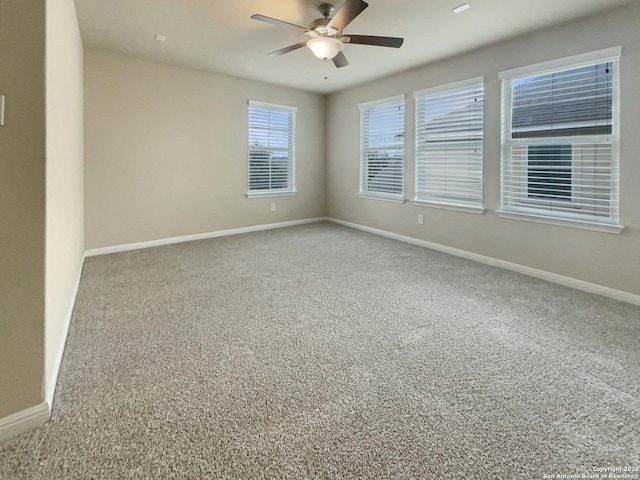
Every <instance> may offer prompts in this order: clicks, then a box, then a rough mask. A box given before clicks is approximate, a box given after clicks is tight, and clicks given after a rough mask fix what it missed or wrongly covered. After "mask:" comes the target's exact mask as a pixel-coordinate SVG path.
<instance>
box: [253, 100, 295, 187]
mask: <svg viewBox="0 0 640 480" xmlns="http://www.w3.org/2000/svg"><path fill="white" fill-rule="evenodd" d="M295 125H296V108H295V107H287V106H283V105H273V104H269V103H263V102H255V101H253V100H252V101H249V193H248V196H249V197H254V196H262V195H278V194H281V195H290V194H293V193H295V186H294V166H295Z"/></svg>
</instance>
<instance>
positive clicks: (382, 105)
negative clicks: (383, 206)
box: [360, 96, 405, 199]
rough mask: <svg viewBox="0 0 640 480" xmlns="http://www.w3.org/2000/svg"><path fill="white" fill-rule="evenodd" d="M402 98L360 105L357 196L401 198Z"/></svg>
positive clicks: (402, 162)
mask: <svg viewBox="0 0 640 480" xmlns="http://www.w3.org/2000/svg"><path fill="white" fill-rule="evenodd" d="M404 114H405V105H404V96H398V97H391V98H387V99H383V100H380V101H375V102H369V103H366V104H361V105H360V141H361V147H360V193H361V194H365V195H373V196H381V197H390V198H397V199H401V198H402V197H403V191H404Z"/></svg>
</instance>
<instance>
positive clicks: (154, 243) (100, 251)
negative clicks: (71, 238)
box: [85, 217, 327, 257]
mask: <svg viewBox="0 0 640 480" xmlns="http://www.w3.org/2000/svg"><path fill="white" fill-rule="evenodd" d="M326 220H327V217H316V218H305V219H303V220H292V221H290V222H280V223H267V224H264V225H253V226H251V227H242V228H232V229H229V230H218V231H215V232H207V233H197V234H195V235H184V236H181V237H171V238H161V239H159V240H151V241H148V242H137V243H127V244H122V245H114V246H113V247H102V248H93V249H91V250H87V251H86V252H85V257H94V256H96V255H106V254H109V253H116V252H127V251H129V250H139V249H141V248H149V247H159V246H161V245H171V244H173V243H182V242H191V241H194V240H205V239H207V238H217V237H226V236H229V235H238V234H241V233H250V232H259V231H261V230H272V229H274V228H284V227H293V226H295V225H304V224H306V223H316V222H324V221H326Z"/></svg>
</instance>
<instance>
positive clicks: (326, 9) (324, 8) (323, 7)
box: [318, 3, 335, 18]
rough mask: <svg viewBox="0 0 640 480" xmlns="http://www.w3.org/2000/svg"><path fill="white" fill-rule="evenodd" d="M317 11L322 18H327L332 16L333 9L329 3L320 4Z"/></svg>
mask: <svg viewBox="0 0 640 480" xmlns="http://www.w3.org/2000/svg"><path fill="white" fill-rule="evenodd" d="M318 10H320V13H321V14H322V16H323V17H324V18H329V17H331V15H333V12H334V11H335V8H334V7H333V5H331V4H330V3H321V4H320V5H318Z"/></svg>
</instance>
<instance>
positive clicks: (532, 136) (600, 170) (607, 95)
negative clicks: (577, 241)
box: [500, 48, 621, 233]
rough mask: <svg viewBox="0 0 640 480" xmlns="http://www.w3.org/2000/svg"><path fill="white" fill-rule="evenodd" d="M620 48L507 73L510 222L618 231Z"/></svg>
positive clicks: (504, 207)
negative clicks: (527, 220) (512, 217)
mask: <svg viewBox="0 0 640 480" xmlns="http://www.w3.org/2000/svg"><path fill="white" fill-rule="evenodd" d="M619 56H620V48H613V49H607V50H603V51H599V52H593V53H591V54H586V55H579V56H576V57H571V58H568V59H564V60H559V61H554V62H550V63H547V64H540V65H536V66H533V67H525V68H521V69H516V70H513V71H510V72H503V73H501V74H500V76H501V79H502V106H503V112H502V179H501V180H502V181H501V184H502V186H501V188H502V192H501V209H500V213H501V214H503V216H510V214H511V215H515V216H521V217H522V216H528V217H529V218H530V219H532V220H538V221H540V220H544V219H552V220H555V222H552V223H559V224H568V225H571V224H572V223H573V225H572V226H578V227H581V228H597V229H600V230H603V231H610V232H613V233H618V232H619V231H620V230H621V227H619V226H618V222H619V218H618V215H619V198H618V182H619V155H618V144H619V122H618V118H619V115H618V111H619V87H618V86H619Z"/></svg>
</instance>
